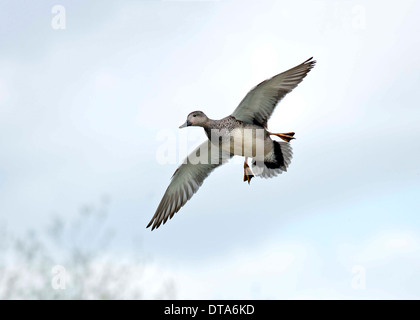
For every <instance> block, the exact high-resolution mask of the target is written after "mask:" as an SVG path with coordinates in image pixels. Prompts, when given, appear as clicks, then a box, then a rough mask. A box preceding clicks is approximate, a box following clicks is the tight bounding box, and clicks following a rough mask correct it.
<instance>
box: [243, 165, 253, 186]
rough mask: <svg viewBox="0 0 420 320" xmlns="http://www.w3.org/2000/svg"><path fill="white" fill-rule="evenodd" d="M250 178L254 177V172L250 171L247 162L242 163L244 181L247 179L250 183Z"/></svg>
mask: <svg viewBox="0 0 420 320" xmlns="http://www.w3.org/2000/svg"><path fill="white" fill-rule="evenodd" d="M252 178H254V174H253V173H252V171H251V169H250V168H249V166H248V164H247V163H246V162H245V163H244V181H248V184H250V183H251V179H252Z"/></svg>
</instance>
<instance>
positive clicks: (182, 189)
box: [147, 140, 231, 230]
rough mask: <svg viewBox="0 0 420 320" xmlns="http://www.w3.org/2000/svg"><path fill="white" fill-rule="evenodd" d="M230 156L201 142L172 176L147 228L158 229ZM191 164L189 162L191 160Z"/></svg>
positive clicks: (208, 142)
mask: <svg viewBox="0 0 420 320" xmlns="http://www.w3.org/2000/svg"><path fill="white" fill-rule="evenodd" d="M230 158H231V154H229V153H227V152H226V151H224V150H223V149H221V148H214V146H213V147H212V145H211V142H210V141H208V140H207V141H205V142H203V143H202V144H201V145H200V146H199V147H197V148H196V149H195V150H194V151H193V152H191V153H190V154H189V155H188V157H187V159H186V160H185V161H184V162H183V164H181V165H180V166H179V167H178V169H177V170H176V171H175V173H174V174H173V176H172V179H171V183H170V184H169V186H168V188H167V189H166V191H165V194H164V195H163V198H162V200H161V201H160V203H159V206H158V208H157V209H156V212H155V214H154V216H153V218H152V219H151V220H150V222H149V224H148V225H147V228H149V227H150V226H152V230H153V229H155V228H158V227H159V226H160V225H161V224H162V223H163V224H165V223H166V221H168V219H172V217H173V216H174V214H175V213H176V212H178V211H179V209H181V207H182V206H183V205H185V203H186V202H187V201H188V200H189V199H191V197H192V196H193V195H194V193H196V192H197V190H198V189H199V188H200V186H201V185H202V184H203V181H204V180H205V179H206V178H207V177H208V176H209V175H210V173H211V172H212V171H213V170H214V169H215V168H217V167H218V166H221V165H222V164H224V163H226V162H227V161H228V160H229V159H230ZM193 159H194V161H193V162H191V160H193Z"/></svg>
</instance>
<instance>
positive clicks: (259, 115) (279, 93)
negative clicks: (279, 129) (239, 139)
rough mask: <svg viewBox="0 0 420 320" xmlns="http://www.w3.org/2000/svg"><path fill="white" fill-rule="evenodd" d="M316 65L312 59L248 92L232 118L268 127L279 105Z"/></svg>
mask: <svg viewBox="0 0 420 320" xmlns="http://www.w3.org/2000/svg"><path fill="white" fill-rule="evenodd" d="M315 63H316V61H315V60H312V58H310V59H308V60H306V61H305V62H303V63H301V64H300V65H298V66H296V67H294V68H292V69H289V70H287V71H285V72H283V73H280V74H278V75H276V76H274V77H272V78H270V79H268V80H265V81H263V82H261V83H260V84H259V85H257V86H256V87H254V88H253V89H252V90H251V91H250V92H248V94H247V95H246V96H245V98H244V99H243V100H242V101H241V103H240V104H239V106H238V107H237V108H236V109H235V111H233V113H232V116H234V117H235V118H236V119H238V120H241V121H243V122H247V123H254V124H258V125H261V126H264V127H266V126H267V121H268V119H269V118H270V117H271V114H272V113H273V111H274V108H275V107H276V105H277V103H279V102H280V100H281V99H283V97H284V96H285V95H286V94H288V93H289V92H290V91H292V90H293V89H294V88H296V87H297V85H298V84H299V83H300V82H301V81H302V80H303V78H305V77H306V75H307V74H308V72H309V71H310V70H311V69H312V68H313V67H314V65H315Z"/></svg>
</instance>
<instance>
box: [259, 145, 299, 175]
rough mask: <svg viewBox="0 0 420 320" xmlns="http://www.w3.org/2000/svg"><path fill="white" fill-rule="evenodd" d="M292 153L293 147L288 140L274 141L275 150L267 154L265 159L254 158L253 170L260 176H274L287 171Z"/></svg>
mask: <svg viewBox="0 0 420 320" xmlns="http://www.w3.org/2000/svg"><path fill="white" fill-rule="evenodd" d="M292 155H293V152H292V147H291V146H290V144H289V143H288V142H282V141H280V142H279V141H273V150H272V151H271V152H269V153H268V154H266V155H265V157H264V161H256V160H254V161H253V162H252V171H253V172H254V174H255V175H256V176H258V177H262V178H273V177H275V176H277V175H279V174H281V173H282V172H283V171H287V168H288V166H289V164H290V162H291V161H292Z"/></svg>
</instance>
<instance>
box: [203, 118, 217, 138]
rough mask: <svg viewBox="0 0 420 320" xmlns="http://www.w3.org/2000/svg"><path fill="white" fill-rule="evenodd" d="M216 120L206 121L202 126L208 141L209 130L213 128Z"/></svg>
mask: <svg viewBox="0 0 420 320" xmlns="http://www.w3.org/2000/svg"><path fill="white" fill-rule="evenodd" d="M217 121H218V120H213V119H207V121H206V123H205V124H203V125H202V127H203V129H204V132H205V133H206V135H207V137H208V138H209V139H210V137H211V129H213V128H214V127H215V125H216V124H217Z"/></svg>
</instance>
